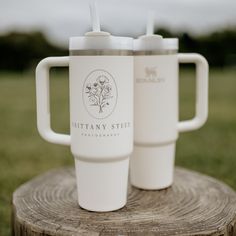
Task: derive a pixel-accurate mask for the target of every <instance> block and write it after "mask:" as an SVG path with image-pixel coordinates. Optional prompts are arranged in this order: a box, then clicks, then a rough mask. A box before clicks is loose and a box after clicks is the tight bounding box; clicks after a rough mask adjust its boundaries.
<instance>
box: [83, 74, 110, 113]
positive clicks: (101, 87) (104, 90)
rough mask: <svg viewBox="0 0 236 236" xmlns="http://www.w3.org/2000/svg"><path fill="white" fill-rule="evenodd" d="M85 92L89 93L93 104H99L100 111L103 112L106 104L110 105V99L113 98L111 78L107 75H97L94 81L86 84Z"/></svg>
mask: <svg viewBox="0 0 236 236" xmlns="http://www.w3.org/2000/svg"><path fill="white" fill-rule="evenodd" d="M85 93H87V95H88V98H89V102H90V105H91V106H98V107H99V113H102V112H103V111H104V110H103V109H104V108H105V107H106V106H109V102H108V100H109V99H111V98H112V87H111V85H110V84H109V79H108V78H107V77H106V76H105V75H100V76H98V77H97V79H96V81H95V82H94V83H88V84H87V85H86V89H85Z"/></svg>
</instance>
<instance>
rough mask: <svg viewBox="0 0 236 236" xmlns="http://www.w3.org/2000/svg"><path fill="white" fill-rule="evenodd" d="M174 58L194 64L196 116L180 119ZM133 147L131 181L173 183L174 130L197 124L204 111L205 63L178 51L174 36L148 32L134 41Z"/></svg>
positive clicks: (153, 186)
mask: <svg viewBox="0 0 236 236" xmlns="http://www.w3.org/2000/svg"><path fill="white" fill-rule="evenodd" d="M179 63H194V64H195V65H196V115H195V117H194V118H193V119H191V120H188V121H179V106H178V101H179V95H178V83H179ZM134 77H135V87H134V152H133V155H132V157H131V163H130V165H131V167H130V168H131V174H130V175H131V183H132V185H134V186H136V187H138V188H142V189H147V190H157V189H163V188H166V187H169V186H170V185H171V184H172V182H173V173H174V159H175V144H176V140H177V138H178V134H179V132H186V131H191V130H195V129H198V128H200V127H201V126H202V125H203V124H204V123H205V121H206V119H207V114H208V63H207V61H206V59H205V58H204V57H203V56H201V55H199V54H195V53H190V54H178V39H176V38H172V39H164V38H162V37H161V36H160V35H153V34H152V33H151V34H147V35H145V36H142V37H140V38H139V39H137V40H134Z"/></svg>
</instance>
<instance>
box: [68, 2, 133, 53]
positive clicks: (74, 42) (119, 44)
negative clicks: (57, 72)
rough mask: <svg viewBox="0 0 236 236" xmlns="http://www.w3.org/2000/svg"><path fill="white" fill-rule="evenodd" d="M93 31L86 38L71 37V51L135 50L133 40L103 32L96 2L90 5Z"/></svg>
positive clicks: (86, 34)
mask: <svg viewBox="0 0 236 236" xmlns="http://www.w3.org/2000/svg"><path fill="white" fill-rule="evenodd" d="M90 15H91V22H92V29H93V30H92V31H91V32H87V33H85V36H79V37H71V38H70V50H133V39H132V38H129V37H116V36H112V35H111V34H110V33H109V32H104V31H101V29H100V19H99V14H98V9H97V5H96V2H93V4H90Z"/></svg>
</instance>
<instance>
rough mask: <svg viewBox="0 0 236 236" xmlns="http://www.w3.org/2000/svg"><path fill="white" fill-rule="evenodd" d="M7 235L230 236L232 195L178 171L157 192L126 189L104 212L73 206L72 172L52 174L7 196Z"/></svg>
mask: <svg viewBox="0 0 236 236" xmlns="http://www.w3.org/2000/svg"><path fill="white" fill-rule="evenodd" d="M12 230H13V235H16V236H28V235H31V236H32V235H33V236H39V235H40V236H44V235H64V236H67V235H71V236H72V235H73V236H76V235H79V236H84V235H86V236H98V235H101V236H102V235H106V236H108V235H109V236H111V235H112V236H114V235H116V236H118V235H119V236H127V235H130V236H135V235H138V236H141V235H142V236H153V235H171V236H173V235H178V236H180V235H185V236H186V235H195V236H196V235H214V236H216V235H227V236H229V235H236V193H235V192H234V191H233V190H232V189H230V188H229V187H228V186H226V185H225V184H223V183H221V182H219V181H217V180H215V179H213V178H211V177H207V176H205V175H202V174H199V173H196V172H192V171H188V170H185V169H182V168H176V170H175V182H174V184H173V186H172V187H171V188H168V189H165V190H162V191H143V190H139V189H136V188H133V187H130V188H129V196H128V203H127V205H126V206H125V207H124V208H123V209H121V210H118V211H115V212H109V213H94V212H88V211H86V210H83V209H81V208H79V207H78V204H77V192H76V182H75V176H74V170H73V169H71V168H65V169H59V170H53V171H50V172H48V173H46V174H43V175H41V176H39V177H37V178H35V179H33V180H31V181H29V182H28V183H26V184H24V185H22V186H21V187H19V188H18V189H17V190H16V191H15V192H14V194H13V219H12Z"/></svg>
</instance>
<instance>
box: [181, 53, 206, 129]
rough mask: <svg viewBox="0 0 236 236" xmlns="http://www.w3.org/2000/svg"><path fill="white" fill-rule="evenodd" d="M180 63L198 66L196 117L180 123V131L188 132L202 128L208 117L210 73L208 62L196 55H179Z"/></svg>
mask: <svg viewBox="0 0 236 236" xmlns="http://www.w3.org/2000/svg"><path fill="white" fill-rule="evenodd" d="M178 61H179V63H194V64H195V65H196V108H195V117H194V118H193V119H191V120H186V121H180V122H179V123H178V131H179V132H186V131H191V130H195V129H198V128H200V127H201V126H203V125H204V123H205V122H206V120H207V116H208V73H209V72H208V71H209V66H208V63H207V60H206V59H205V58H204V57H203V56H201V55H200V54H196V53H186V54H185V53H179V54H178Z"/></svg>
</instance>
